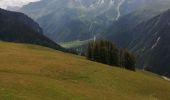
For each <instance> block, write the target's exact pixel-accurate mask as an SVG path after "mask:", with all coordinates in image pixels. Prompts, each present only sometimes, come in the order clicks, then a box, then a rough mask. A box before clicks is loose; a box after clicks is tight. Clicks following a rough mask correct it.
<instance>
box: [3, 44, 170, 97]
mask: <svg viewBox="0 0 170 100" xmlns="http://www.w3.org/2000/svg"><path fill="white" fill-rule="evenodd" d="M169 93H170V83H169V81H166V80H164V79H162V78H161V77H159V76H157V75H155V74H152V73H148V72H145V71H136V72H133V71H128V70H124V69H120V68H116V67H111V66H108V65H104V64H99V63H96V62H92V61H88V60H86V58H84V57H80V56H76V55H71V54H67V53H63V52H60V51H56V50H53V49H49V48H44V47H41V46H35V45H29V44H14V43H4V42H0V100H170V95H169Z"/></svg>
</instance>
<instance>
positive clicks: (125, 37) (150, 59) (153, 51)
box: [112, 10, 170, 76]
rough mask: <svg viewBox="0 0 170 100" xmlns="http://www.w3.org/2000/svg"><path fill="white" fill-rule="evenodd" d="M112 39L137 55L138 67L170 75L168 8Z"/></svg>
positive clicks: (169, 20)
mask: <svg viewBox="0 0 170 100" xmlns="http://www.w3.org/2000/svg"><path fill="white" fill-rule="evenodd" d="M116 38H117V40H116ZM112 39H113V41H115V42H116V43H117V44H119V45H120V46H123V47H126V48H129V49H130V50H131V51H132V52H134V53H135V54H136V55H137V59H138V60H137V61H138V66H139V67H140V68H144V69H148V70H150V71H152V72H155V73H158V74H161V75H167V76H170V67H169V66H170V56H169V54H170V44H169V43H170V10H168V11H166V12H164V13H162V14H160V15H158V16H156V17H154V18H152V19H150V20H148V21H145V22H142V23H140V24H138V25H137V26H135V27H134V28H132V29H129V30H126V31H124V32H123V31H122V32H120V34H116V35H115V40H114V38H112ZM118 39H120V40H121V41H120V40H118Z"/></svg>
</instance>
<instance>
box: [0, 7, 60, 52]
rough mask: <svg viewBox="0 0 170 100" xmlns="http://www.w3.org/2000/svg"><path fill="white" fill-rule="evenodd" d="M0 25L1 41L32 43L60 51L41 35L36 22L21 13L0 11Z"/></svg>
mask: <svg viewBox="0 0 170 100" xmlns="http://www.w3.org/2000/svg"><path fill="white" fill-rule="evenodd" d="M0 23H1V24H0V40H1V41H10V42H20V43H32V44H39V45H43V46H47V47H51V48H55V49H60V50H61V49H62V48H61V47H60V46H59V45H57V44H56V43H54V42H53V41H51V40H50V39H48V38H47V37H45V36H44V35H43V34H42V29H41V28H40V27H39V25H38V24H37V23H36V22H34V21H33V20H32V19H30V18H29V17H27V16H26V15H24V14H22V13H17V12H10V11H6V10H3V9H0Z"/></svg>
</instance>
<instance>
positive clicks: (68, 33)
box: [20, 0, 152, 42]
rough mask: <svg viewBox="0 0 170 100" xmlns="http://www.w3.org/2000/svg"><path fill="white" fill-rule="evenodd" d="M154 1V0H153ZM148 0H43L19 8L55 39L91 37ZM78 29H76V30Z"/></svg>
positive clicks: (72, 39)
mask: <svg viewBox="0 0 170 100" xmlns="http://www.w3.org/2000/svg"><path fill="white" fill-rule="evenodd" d="M150 1H152V0H150ZM146 2H148V1H147V0H140V1H139V0H50V1H49V0H42V1H39V2H35V3H30V4H29V5H26V6H24V7H23V8H22V9H20V11H21V12H23V13H26V14H27V15H29V16H30V17H32V18H33V19H35V20H36V21H37V22H38V23H39V24H40V26H41V27H42V28H43V29H44V31H45V35H46V36H48V37H49V38H51V39H52V40H54V41H56V42H70V41H75V40H89V39H91V38H93V37H100V35H101V33H102V32H103V30H104V29H106V28H107V27H108V26H110V24H111V23H112V22H113V21H115V20H118V19H119V18H120V17H121V16H124V15H126V14H128V13H130V12H133V11H135V10H136V9H139V8H140V7H142V6H143V5H144V4H146ZM75 29H76V30H77V31H75Z"/></svg>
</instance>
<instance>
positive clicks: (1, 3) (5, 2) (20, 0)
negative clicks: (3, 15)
mask: <svg viewBox="0 0 170 100" xmlns="http://www.w3.org/2000/svg"><path fill="white" fill-rule="evenodd" d="M35 1H40V0H0V8H4V9H6V8H7V7H8V6H18V7H22V6H23V5H26V4H28V3H30V2H35Z"/></svg>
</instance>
